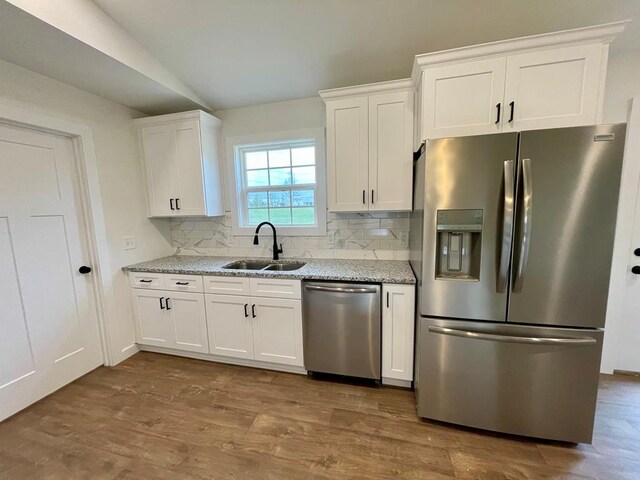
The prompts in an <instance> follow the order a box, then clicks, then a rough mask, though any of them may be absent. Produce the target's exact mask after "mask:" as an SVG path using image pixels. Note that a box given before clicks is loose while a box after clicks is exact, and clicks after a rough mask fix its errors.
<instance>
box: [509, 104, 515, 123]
mask: <svg viewBox="0 0 640 480" xmlns="http://www.w3.org/2000/svg"><path fill="white" fill-rule="evenodd" d="M509 106H510V107H511V113H510V114H509V123H511V122H513V115H514V114H515V112H516V102H511V103H509Z"/></svg>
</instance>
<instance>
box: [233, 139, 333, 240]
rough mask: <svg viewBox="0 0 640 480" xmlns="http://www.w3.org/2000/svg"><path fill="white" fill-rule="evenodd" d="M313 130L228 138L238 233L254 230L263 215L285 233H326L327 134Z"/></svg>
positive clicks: (236, 231) (236, 229) (249, 232)
mask: <svg viewBox="0 0 640 480" xmlns="http://www.w3.org/2000/svg"><path fill="white" fill-rule="evenodd" d="M320 132H321V133H322V131H320ZM304 133H306V134H307V135H304ZM309 133H310V132H309V131H300V132H289V133H288V134H287V133H286V132H282V133H280V134H274V135H269V136H259V137H253V141H251V140H252V139H251V138H248V137H244V138H235V139H229V140H230V141H231V143H232V145H231V148H232V149H233V151H232V154H233V159H234V167H235V168H234V170H235V176H236V178H235V182H234V183H235V185H236V208H235V211H234V233H236V234H252V233H253V231H254V230H255V227H256V225H258V224H259V223H260V222H264V221H269V222H271V223H273V224H274V225H276V226H277V227H278V231H279V232H280V231H281V232H283V234H285V235H324V234H325V233H326V205H325V195H324V168H323V167H324V145H323V140H324V138H323V135H320V136H318V135H317V133H318V132H317V131H315V132H314V135H312V136H309V135H308V134H309ZM260 139H263V141H260ZM266 139H268V140H266Z"/></svg>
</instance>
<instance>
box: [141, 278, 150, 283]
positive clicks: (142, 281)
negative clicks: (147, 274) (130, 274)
mask: <svg viewBox="0 0 640 480" xmlns="http://www.w3.org/2000/svg"><path fill="white" fill-rule="evenodd" d="M151 282H153V280H145V279H144V278H143V279H141V280H140V283H151Z"/></svg>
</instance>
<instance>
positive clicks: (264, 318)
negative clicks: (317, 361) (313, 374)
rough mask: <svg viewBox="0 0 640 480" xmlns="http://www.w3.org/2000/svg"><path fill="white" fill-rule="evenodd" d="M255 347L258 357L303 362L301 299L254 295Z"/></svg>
mask: <svg viewBox="0 0 640 480" xmlns="http://www.w3.org/2000/svg"><path fill="white" fill-rule="evenodd" d="M252 306H255V314H256V318H255V319H253V320H254V322H253V348H254V354H255V359H256V360H262V361H265V362H272V363H281V364H285V365H297V366H302V365H303V358H302V302H301V301H300V300H289V299H281V298H254V299H253V305H252Z"/></svg>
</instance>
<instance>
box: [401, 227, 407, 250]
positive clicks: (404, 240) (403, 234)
mask: <svg viewBox="0 0 640 480" xmlns="http://www.w3.org/2000/svg"><path fill="white" fill-rule="evenodd" d="M400 245H402V247H403V248H406V247H407V246H408V245H409V231H408V230H401V231H400Z"/></svg>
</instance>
